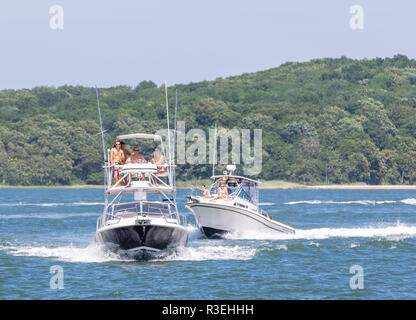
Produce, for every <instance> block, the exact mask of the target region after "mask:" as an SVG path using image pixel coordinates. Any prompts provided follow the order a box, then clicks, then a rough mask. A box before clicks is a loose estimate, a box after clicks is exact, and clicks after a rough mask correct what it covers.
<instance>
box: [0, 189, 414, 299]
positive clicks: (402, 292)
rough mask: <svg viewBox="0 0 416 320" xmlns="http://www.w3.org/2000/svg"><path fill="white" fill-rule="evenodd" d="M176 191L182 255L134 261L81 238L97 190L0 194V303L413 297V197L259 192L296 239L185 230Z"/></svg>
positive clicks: (99, 197)
mask: <svg viewBox="0 0 416 320" xmlns="http://www.w3.org/2000/svg"><path fill="white" fill-rule="evenodd" d="M188 192H189V191H188V190H178V203H179V205H180V211H181V212H182V213H184V214H186V215H187V217H188V222H189V223H190V224H191V225H190V226H189V227H188V230H189V232H190V241H189V244H188V247H186V248H180V249H179V250H178V251H177V252H174V253H171V254H169V255H168V256H167V257H165V258H163V259H160V260H158V261H146V262H137V261H130V260H126V259H124V258H121V257H118V256H115V255H109V254H107V253H105V252H102V251H101V249H100V248H99V247H97V246H96V245H95V244H94V242H93V238H94V232H95V226H96V219H97V217H98V216H99V215H100V214H101V212H102V209H103V205H102V203H103V193H102V190H100V189H82V190H81V189H0V299H415V298H416V273H415V265H416V263H415V262H416V261H415V260H416V259H415V253H416V199H415V198H416V192H415V191H409V190H261V191H260V199H261V203H262V208H263V209H265V210H266V211H268V212H269V214H271V215H272V216H273V218H274V219H275V220H278V221H281V222H283V223H285V224H288V225H290V226H292V227H294V228H295V229H296V230H297V234H296V235H282V236H279V235H260V234H250V235H245V236H241V235H230V236H229V237H228V238H227V239H224V240H207V239H204V238H203V236H202V235H201V233H200V232H199V231H198V230H197V229H196V227H195V226H194V219H193V217H192V215H191V213H190V212H188V211H187V209H185V207H184V205H185V196H186V194H187V193H188ZM354 265H358V266H359V267H360V268H361V271H362V273H360V274H356V273H350V268H351V267H352V266H354ZM52 266H60V267H61V268H62V269H61V270H63V277H62V279H63V282H62V284H63V289H53V288H51V286H50V280H51V278H52V277H54V276H55V275H56V274H55V273H50V271H51V267H52ZM359 275H362V277H360V278H359V279H360V280H362V281H361V282H354V283H360V285H359V288H358V289H354V288H352V287H351V286H350V281H351V278H352V277H356V276H359Z"/></svg>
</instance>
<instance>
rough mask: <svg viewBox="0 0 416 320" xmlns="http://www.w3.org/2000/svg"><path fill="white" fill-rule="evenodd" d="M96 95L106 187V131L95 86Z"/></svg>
mask: <svg viewBox="0 0 416 320" xmlns="http://www.w3.org/2000/svg"><path fill="white" fill-rule="evenodd" d="M95 94H96V95H97V106H98V118H99V119H100V131H101V142H102V145H103V158H104V172H105V178H104V182H105V184H106V186H107V185H108V181H107V179H108V176H107V156H106V154H105V142H104V131H103V122H102V120H101V109H100V99H99V98H98V89H97V86H95Z"/></svg>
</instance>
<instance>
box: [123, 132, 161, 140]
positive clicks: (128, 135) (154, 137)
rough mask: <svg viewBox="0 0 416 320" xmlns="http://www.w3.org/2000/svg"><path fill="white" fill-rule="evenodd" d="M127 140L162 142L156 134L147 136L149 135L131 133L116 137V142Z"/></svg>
mask: <svg viewBox="0 0 416 320" xmlns="http://www.w3.org/2000/svg"><path fill="white" fill-rule="evenodd" d="M127 139H153V140H159V141H162V137H161V136H159V135H157V134H149V133H132V134H124V135H121V136H117V140H127Z"/></svg>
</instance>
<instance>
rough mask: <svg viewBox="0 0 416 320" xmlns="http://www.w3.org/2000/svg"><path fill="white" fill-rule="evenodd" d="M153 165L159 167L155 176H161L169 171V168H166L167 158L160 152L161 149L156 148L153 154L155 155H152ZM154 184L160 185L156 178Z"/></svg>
mask: <svg viewBox="0 0 416 320" xmlns="http://www.w3.org/2000/svg"><path fill="white" fill-rule="evenodd" d="M152 163H153V164H155V165H156V166H157V172H156V173H155V175H160V174H162V173H165V172H166V171H167V170H168V169H167V167H166V166H164V165H165V164H166V161H165V157H164V156H163V154H162V153H161V152H160V149H159V148H156V149H155V151H154V152H153V155H152ZM153 182H154V184H155V185H156V186H158V185H159V184H158V183H157V181H156V178H155V177H153Z"/></svg>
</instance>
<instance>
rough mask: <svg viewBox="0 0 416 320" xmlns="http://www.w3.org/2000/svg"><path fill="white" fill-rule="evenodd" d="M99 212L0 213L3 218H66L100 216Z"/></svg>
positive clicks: (0, 218) (0, 217)
mask: <svg viewBox="0 0 416 320" xmlns="http://www.w3.org/2000/svg"><path fill="white" fill-rule="evenodd" d="M99 215H100V214H99V213H97V212H78V213H50V212H47V213H41V212H36V213H24V214H0V220H2V219H66V218H74V217H93V216H94V217H98V216H99Z"/></svg>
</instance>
